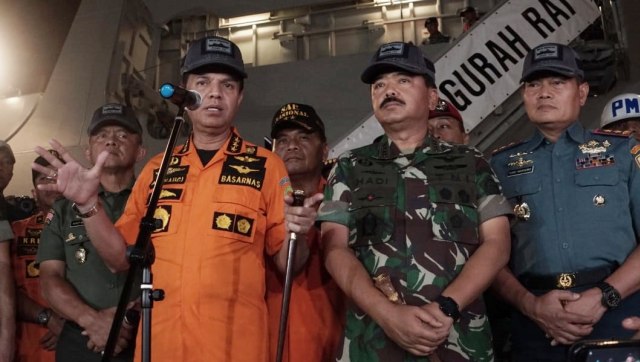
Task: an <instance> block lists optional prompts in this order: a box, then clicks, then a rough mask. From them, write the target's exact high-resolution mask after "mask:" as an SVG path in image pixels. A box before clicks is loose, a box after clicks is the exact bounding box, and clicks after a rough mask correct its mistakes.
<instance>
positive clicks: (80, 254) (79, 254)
mask: <svg viewBox="0 0 640 362" xmlns="http://www.w3.org/2000/svg"><path fill="white" fill-rule="evenodd" d="M74 255H75V257H76V262H77V263H78V264H84V263H85V262H86V261H87V249H85V248H83V247H82V246H81V247H79V248H78V249H76V252H75V254H74Z"/></svg>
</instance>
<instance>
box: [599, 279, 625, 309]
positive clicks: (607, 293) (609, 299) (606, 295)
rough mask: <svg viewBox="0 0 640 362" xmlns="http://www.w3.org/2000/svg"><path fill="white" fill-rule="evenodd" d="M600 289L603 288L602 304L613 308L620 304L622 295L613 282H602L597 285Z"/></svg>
mask: <svg viewBox="0 0 640 362" xmlns="http://www.w3.org/2000/svg"><path fill="white" fill-rule="evenodd" d="M597 287H598V288H600V290H602V305H603V306H605V307H606V308H607V309H613V308H615V307H617V306H618V305H620V301H621V300H622V297H621V296H620V292H618V291H617V290H616V288H614V287H613V286H611V284H609V283H607V282H600V283H598V285H597Z"/></svg>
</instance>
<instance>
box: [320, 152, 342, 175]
mask: <svg viewBox="0 0 640 362" xmlns="http://www.w3.org/2000/svg"><path fill="white" fill-rule="evenodd" d="M336 162H338V158H337V157H335V158H330V159H328V160H324V161H323V162H322V176H323V177H324V178H325V179H326V178H328V177H329V173H330V172H331V169H332V168H333V165H335V164H336Z"/></svg>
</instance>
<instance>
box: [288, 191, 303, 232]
mask: <svg viewBox="0 0 640 362" xmlns="http://www.w3.org/2000/svg"><path fill="white" fill-rule="evenodd" d="M292 196H293V204H291V206H302V205H304V190H294V191H293V195H292ZM297 238H298V236H297V235H296V233H294V232H291V234H289V240H296V239H297Z"/></svg>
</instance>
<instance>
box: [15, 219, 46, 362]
mask: <svg viewBox="0 0 640 362" xmlns="http://www.w3.org/2000/svg"><path fill="white" fill-rule="evenodd" d="M43 226H44V215H43V214H42V212H39V213H37V214H35V215H33V216H31V217H29V218H27V219H24V220H20V221H15V222H13V223H12V224H11V227H12V229H13V233H14V235H15V239H14V241H13V243H11V256H12V258H13V260H12V262H13V271H14V273H13V274H14V277H15V280H16V290H19V291H22V292H24V293H25V294H26V295H27V296H28V297H29V298H31V299H33V300H34V301H36V302H38V303H39V304H41V305H44V306H46V305H48V304H47V302H46V301H45V300H44V298H42V296H41V294H40V282H39V279H38V276H39V275H40V273H39V270H38V269H37V268H36V267H35V260H36V253H37V251H38V245H39V244H40V233H41V232H42V227H43ZM16 327H17V328H16V344H17V349H16V356H17V360H16V361H17V362H23V361H25V362H48V361H51V362H53V361H54V360H55V351H47V350H45V349H43V348H42V347H40V343H39V342H40V338H42V337H43V336H44V335H45V334H46V333H47V332H48V329H47V328H45V327H42V326H40V325H38V324H35V323H29V322H25V321H20V320H18V322H17V325H16Z"/></svg>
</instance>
